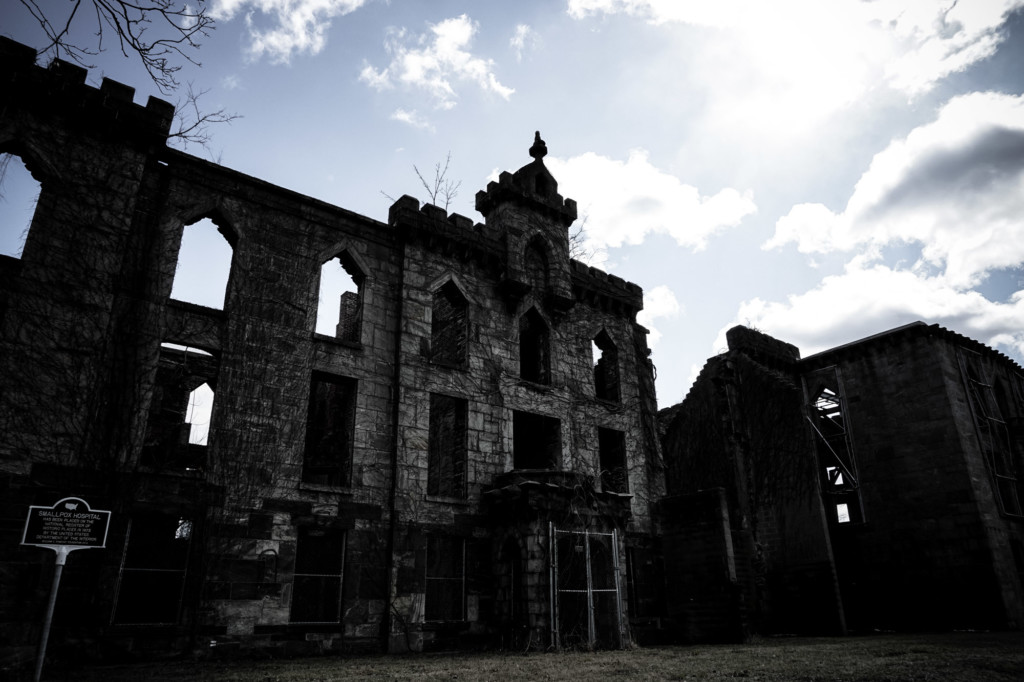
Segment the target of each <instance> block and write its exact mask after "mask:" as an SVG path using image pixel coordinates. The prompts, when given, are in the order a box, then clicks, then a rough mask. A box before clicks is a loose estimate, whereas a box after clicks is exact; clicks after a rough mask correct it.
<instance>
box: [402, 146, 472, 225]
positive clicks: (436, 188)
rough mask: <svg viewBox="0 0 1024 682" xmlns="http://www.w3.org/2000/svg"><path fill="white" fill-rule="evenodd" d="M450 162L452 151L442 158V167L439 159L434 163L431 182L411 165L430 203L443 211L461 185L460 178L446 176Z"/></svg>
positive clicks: (446, 208)
mask: <svg viewBox="0 0 1024 682" xmlns="http://www.w3.org/2000/svg"><path fill="white" fill-rule="evenodd" d="M451 162H452V153H451V152H448V156H446V157H445V159H444V167H443V168H442V167H441V162H440V161H438V162H437V163H436V164H434V179H433V181H432V182H427V179H426V178H424V177H423V173H420V169H419V168H417V167H416V165H415V164H413V167H412V169H413V170H414V171H416V177H418V178H419V179H420V183H421V184H422V185H423V188H424V189H425V190H427V195H428V196H430V203H432V204H433V205H434V206H440V207H441V208H443V209H444V210H445V211H447V210H448V207H449V206H450V205H451V203H452V201H454V200H455V197H456V195H458V193H459V188H460V187H462V180H459V181H458V182H452V180H451V178H449V177H448V166H449V165H451ZM385 196H387V195H385ZM442 200H443V201H444V205H443V206H442V205H441V201H442Z"/></svg>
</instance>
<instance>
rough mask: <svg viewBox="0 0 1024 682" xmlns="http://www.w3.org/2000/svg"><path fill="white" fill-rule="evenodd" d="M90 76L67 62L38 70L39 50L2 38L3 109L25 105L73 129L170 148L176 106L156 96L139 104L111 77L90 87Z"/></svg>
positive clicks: (0, 91) (0, 80)
mask: <svg viewBox="0 0 1024 682" xmlns="http://www.w3.org/2000/svg"><path fill="white" fill-rule="evenodd" d="M87 75H88V71H87V70H86V69H84V68H82V67H80V66H78V65H76V64H71V63H69V62H66V61H63V60H61V59H57V60H54V61H53V62H52V63H51V64H50V65H49V66H48V67H42V66H38V65H36V51H35V50H34V49H33V48H31V47H29V46H27V45H22V44H21V43H18V42H15V41H13V40H11V39H10V38H6V37H0V108H7V107H6V104H7V103H8V102H12V101H21V102H22V104H21V106H20V107H19V108H21V109H23V110H34V111H40V112H42V111H46V112H50V113H51V114H52V115H53V116H54V117H60V118H62V119H64V121H63V123H64V125H66V126H68V127H69V128H72V129H76V128H77V129H80V130H88V131H89V132H90V133H91V134H96V133H97V132H99V133H101V134H106V135H112V136H113V135H116V136H117V137H118V138H120V139H126V138H127V139H133V140H134V141H135V142H137V143H143V144H156V145H163V144H165V143H166V141H167V136H168V134H169V133H170V130H171V123H172V121H173V120H174V105H173V104H171V103H170V102H167V101H165V100H162V99H159V98H156V97H150V98H149V100H148V101H147V102H146V105H145V106H142V105H139V104H136V103H135V101H134V97H135V88H132V87H129V86H127V85H124V84H122V83H118V82H117V81H114V80H110V79H109V78H104V79H103V81H102V83H101V84H100V87H99V88H95V87H92V86H91V85H88V84H87V83H86V82H85V79H86V76H87ZM26 103H27V106H26ZM33 104H38V106H33Z"/></svg>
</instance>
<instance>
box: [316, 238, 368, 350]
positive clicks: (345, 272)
mask: <svg viewBox="0 0 1024 682" xmlns="http://www.w3.org/2000/svg"><path fill="white" fill-rule="evenodd" d="M365 283H366V273H364V272H363V270H362V269H361V268H360V267H359V265H357V264H356V261H355V259H354V258H353V257H352V255H351V254H349V252H348V251H342V252H341V253H340V254H338V255H337V256H335V257H334V258H331V259H330V260H328V261H327V262H326V263H324V264H323V265H321V266H320V296H319V304H318V305H317V312H316V333H317V334H324V335H325V336H333V337H334V338H336V339H339V340H341V341H348V342H349V343H359V342H360V339H361V336H360V335H361V332H362V320H363V296H364V293H365V292H364V288H365V287H364V285H365Z"/></svg>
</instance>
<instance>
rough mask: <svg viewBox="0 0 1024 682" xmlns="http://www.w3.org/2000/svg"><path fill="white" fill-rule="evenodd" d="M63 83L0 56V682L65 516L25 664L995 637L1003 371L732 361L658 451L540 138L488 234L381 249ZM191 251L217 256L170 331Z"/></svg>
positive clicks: (1008, 599)
mask: <svg viewBox="0 0 1024 682" xmlns="http://www.w3.org/2000/svg"><path fill="white" fill-rule="evenodd" d="M85 77H86V73H85V71H84V70H82V69H80V68H78V67H76V66H74V65H71V64H67V63H64V62H60V61H58V62H55V63H54V64H53V65H51V66H50V67H49V68H45V69H44V68H41V67H38V66H36V65H35V52H34V50H32V49H31V48H27V47H25V46H22V45H19V44H17V43H14V42H12V41H10V40H6V39H0V84H2V87H0V153H4V154H8V155H10V158H16V159H17V162H18V163H20V164H24V167H25V168H26V169H27V170H28V172H29V173H30V174H31V176H32V178H34V181H35V182H36V183H37V184H38V188H39V198H38V203H37V206H36V209H35V213H34V216H33V218H32V221H31V225H30V228H29V230H28V232H27V234H26V236H25V240H24V245H23V247H22V249H21V250H20V252H19V254H18V255H16V256H2V257H0V502H2V504H0V519H2V525H0V543H2V547H3V549H2V551H0V648H2V652H0V655H2V656H3V661H4V663H3V665H4V669H5V670H6V669H13V668H17V667H19V666H24V665H29V664H30V663H31V660H32V657H33V655H34V649H35V646H36V644H37V642H38V640H39V635H40V629H41V621H42V618H43V612H44V610H45V607H46V602H47V591H48V586H49V584H50V578H51V576H52V574H53V571H54V557H53V553H52V552H49V551H48V550H45V549H40V548H38V547H32V546H22V545H20V544H19V543H20V541H21V539H22V529H23V528H24V524H25V518H26V514H27V513H28V510H29V508H30V507H32V506H47V505H53V504H54V503H55V502H57V501H58V500H61V499H63V498H65V497H76V498H80V499H83V500H87V501H88V503H89V504H90V505H91V507H92V508H93V509H104V510H110V511H111V512H112V514H111V521H110V527H109V533H108V536H107V542H106V547H105V548H102V549H90V550H85V551H79V552H74V553H72V554H71V556H70V557H69V558H68V562H67V566H66V571H65V578H64V583H63V584H62V586H61V590H60V593H59V595H58V599H57V604H56V612H55V614H54V619H53V630H52V635H51V647H52V648H51V651H52V652H53V655H54V656H61V655H66V654H67V653H68V652H72V651H74V652H77V653H76V654H75V655H77V656H81V655H82V654H83V653H85V654H89V655H91V656H95V657H102V658H104V659H114V658H118V657H128V656H162V655H169V654H175V653H182V652H190V653H193V654H196V653H206V654H216V653H218V652H220V651H224V650H229V651H236V650H255V649H273V650H276V651H278V652H281V653H288V654H298V653H319V652H352V651H363V650H370V651H390V652H400V651H425V650H439V649H446V650H447V649H458V648H479V647H501V648H505V649H516V650H547V649H558V648H565V647H583V648H594V647H624V646H629V645H632V644H634V643H638V642H639V643H643V642H647V641H696V640H709V639H718V640H734V641H735V640H739V639H742V638H744V637H746V636H748V635H750V634H751V633H754V632H765V633H769V632H814V633H823V632H826V633H842V632H848V631H851V630H854V631H861V630H865V629H872V628H903V627H906V628H920V627H956V628H965V627H990V628H995V627H1020V625H1021V623H1022V620H1024V619H1022V602H1024V598H1022V596H1021V593H1022V589H1021V573H1022V567H1024V556H1022V555H1024V552H1022V550H1021V547H1022V544H1021V543H1022V528H1021V523H1022V519H1021V497H1022V494H1021V480H1022V479H1021V476H1020V475H1019V472H1021V470H1022V467H1021V452H1022V449H1024V448H1022V438H1024V431H1022V415H1024V390H1022V387H1024V384H1022V381H1021V370H1020V368H1019V367H1017V366H1016V365H1015V364H1014V363H1012V362H1011V361H1009V360H1008V359H1006V358H1005V357H1003V356H1000V355H998V354H997V353H995V352H994V351H992V350H991V349H989V348H986V347H985V346H983V345H981V344H979V343H977V342H974V341H971V340H969V339H966V338H964V337H960V336H958V335H956V334H953V333H951V332H948V331H946V330H942V329H939V328H937V327H934V326H926V325H923V324H918V325H912V326H910V327H906V328H901V329H898V330H893V331H891V332H888V333H886V334H882V335H880V336H878V337H873V338H871V339H867V340H864V341H862V342H859V343H855V344H851V345H849V346H844V347H842V348H838V349H834V350H832V351H829V352H826V353H822V354H819V355H815V356H812V357H808V358H803V359H801V358H800V354H799V352H798V351H797V349H796V348H794V347H793V346H791V345H789V344H786V343H784V342H781V341H778V340H775V339H772V338H771V337H767V336H765V335H763V334H760V333H759V332H754V331H752V330H746V329H744V328H736V329H734V330H732V331H731V332H730V334H729V344H730V350H729V351H728V352H727V353H725V354H723V355H721V356H717V357H715V358H712V359H711V360H709V362H708V364H707V366H706V367H705V369H704V371H703V373H702V374H701V376H700V378H699V379H698V380H697V382H696V384H695V386H694V388H693V389H692V390H691V392H690V394H689V396H688V397H687V399H686V400H685V401H684V402H683V403H682V404H681V405H677V406H675V407H673V408H669V409H668V410H664V411H662V413H661V414H660V415H659V414H658V413H657V412H656V400H655V394H654V368H653V364H652V361H651V358H650V357H649V356H650V353H649V350H648V347H647V341H646V330H645V329H644V328H643V327H642V326H640V325H638V324H637V322H636V314H637V312H638V311H639V310H640V309H641V307H642V300H643V297H642V292H641V290H640V288H639V287H638V286H636V285H634V284H631V283H629V282H626V281H623V280H622V279H619V278H617V277H615V276H613V275H609V274H606V273H604V272H601V271H599V270H596V269H594V268H590V267H587V266H585V265H583V264H582V263H579V262H576V261H573V260H571V258H570V256H569V253H570V251H569V238H568V234H569V227H570V225H572V223H573V222H574V221H575V219H576V205H575V202H573V201H572V200H571V199H567V198H563V197H562V196H561V195H559V194H558V185H557V181H556V179H555V178H554V177H553V176H552V175H551V174H550V172H548V170H547V168H546V167H545V165H544V156H545V155H546V153H547V147H546V144H545V142H544V141H543V140H542V139H541V138H540V135H539V134H538V135H535V136H534V139H533V144H532V145H531V146H530V147H529V149H528V153H529V156H530V157H531V158H532V160H530V161H529V162H528V163H526V165H524V166H522V167H521V168H520V169H519V170H518V171H516V172H514V173H508V172H506V173H502V174H501V175H500V176H499V178H498V180H497V181H496V182H492V183H490V184H488V186H487V187H486V188H484V189H483V190H481V191H480V192H478V194H477V196H476V208H477V210H478V211H479V212H480V213H481V215H482V216H483V218H484V222H483V223H474V222H473V221H472V220H470V219H469V218H466V217H463V216H460V215H455V214H452V215H448V214H447V213H446V212H445V211H444V210H443V209H441V208H438V207H436V206H433V205H430V204H425V205H421V204H420V202H419V201H417V200H416V199H414V198H412V197H408V196H403V197H401V198H400V199H399V200H398V201H396V202H394V204H393V205H392V206H391V208H390V211H389V214H388V219H387V222H380V221H377V220H374V219H371V218H368V217H365V216H361V215H358V214H355V213H353V212H351V211H347V210H345V209H343V208H338V207H335V206H331V205H329V204H326V203H324V202H321V201H317V200H315V199H312V198H309V197H306V196H302V195H300V194H297V193H295V192H292V191H289V190H285V189H282V188H280V187H276V186H273V185H270V184H268V183H266V182H262V181H260V180H257V179H254V178H251V177H248V176H245V175H243V174H241V173H238V172H235V171H232V170H230V169H228V168H225V167H222V166H219V165H216V164H213V163H209V162H207V161H203V160H201V159H199V158H196V157H194V156H190V155H188V154H185V153H182V152H180V151H176V150H174V149H171V148H169V147H168V146H167V135H168V130H169V127H170V124H171V120H172V117H173V114H174V112H173V108H172V107H171V106H170V105H169V104H167V103H166V102H163V101H161V100H158V99H150V100H149V102H148V103H147V104H146V105H145V106H142V105H139V104H136V103H135V102H134V101H133V97H134V92H133V90H132V89H131V88H129V87H127V86H124V85H121V84H119V83H116V82H113V81H109V80H104V81H103V83H102V85H101V86H100V87H99V88H93V87H91V86H88V85H86V83H85ZM526 142H527V139H524V147H526V144H525V143H526ZM524 160H525V159H524ZM0 228H3V229H7V228H8V226H0ZM198 229H206V230H208V231H210V232H211V233H212V234H214V235H217V237H216V238H217V240H219V241H220V242H221V243H222V247H223V248H224V249H225V250H226V252H227V253H229V254H230V267H229V268H227V270H226V272H224V273H222V278H221V279H215V278H213V277H212V275H213V274H214V273H207V272H205V271H204V272H203V274H204V276H207V275H208V276H210V279H209V280H208V281H204V283H203V284H204V286H205V288H206V290H207V292H206V293H213V294H216V295H214V296H212V297H210V298H209V299H208V300H207V299H204V300H203V301H201V302H200V303H196V302H189V301H187V300H183V299H185V298H186V297H185V296H184V295H179V294H178V293H177V292H179V291H180V290H179V285H181V284H182V283H181V282H179V281H178V280H177V278H176V274H177V272H178V267H179V261H180V260H181V259H182V258H184V257H185V253H184V250H183V249H182V244H183V242H184V241H186V240H185V238H184V237H185V235H187V234H189V232H190V231H193V230H198ZM335 276H337V277H341V278H342V279H344V280H345V281H346V282H347V287H346V289H347V290H346V291H344V293H339V292H337V291H336V292H334V293H330V294H328V293H326V292H327V291H328V289H329V287H328V286H327V282H328V280H330V279H331V278H332V277H335ZM321 298H325V299H326V302H325V305H324V306H320V305H319V302H320V299H321ZM324 310H328V311H330V313H331V314H330V315H325V313H324V312H323V311H324ZM335 315H336V317H335ZM327 317H330V319H329V320H328V319H326V318H327ZM319 318H324V319H319ZM200 402H202V403H204V404H205V411H202V412H203V415H204V416H202V417H197V416H196V414H197V412H196V410H195V409H194V408H195V407H196V405H197V403H200ZM201 422H206V423H205V424H201Z"/></svg>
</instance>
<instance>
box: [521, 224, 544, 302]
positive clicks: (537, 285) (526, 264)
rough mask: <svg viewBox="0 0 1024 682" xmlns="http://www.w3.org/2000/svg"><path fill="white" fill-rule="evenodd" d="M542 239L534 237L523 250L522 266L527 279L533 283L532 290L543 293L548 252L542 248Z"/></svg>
mask: <svg viewBox="0 0 1024 682" xmlns="http://www.w3.org/2000/svg"><path fill="white" fill-rule="evenodd" d="M544 246H545V245H544V240H543V239H541V238H540V237H535V238H534V239H533V240H532V241H531V242H530V243H529V244H527V245H526V249H525V250H524V251H523V268H524V269H525V270H526V277H527V281H528V282H529V283H530V284H531V285H533V287H534V291H536V292H537V293H538V294H541V295H543V294H544V292H545V291H546V290H547V286H548V272H549V269H548V254H547V250H546V249H545V248H544Z"/></svg>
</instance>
